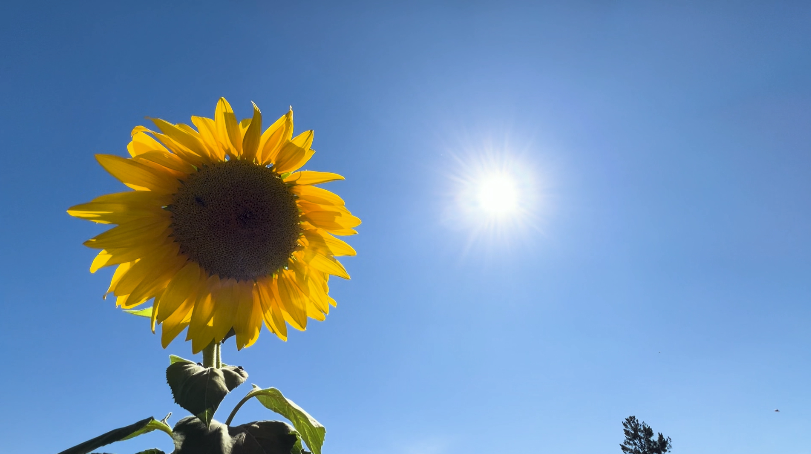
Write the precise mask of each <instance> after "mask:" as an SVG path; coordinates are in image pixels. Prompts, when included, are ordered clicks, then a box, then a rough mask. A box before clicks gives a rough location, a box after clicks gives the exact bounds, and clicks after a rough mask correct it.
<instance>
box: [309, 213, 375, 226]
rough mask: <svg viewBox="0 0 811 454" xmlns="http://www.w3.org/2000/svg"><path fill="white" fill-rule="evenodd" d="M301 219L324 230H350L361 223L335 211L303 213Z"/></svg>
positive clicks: (350, 216)
mask: <svg viewBox="0 0 811 454" xmlns="http://www.w3.org/2000/svg"><path fill="white" fill-rule="evenodd" d="M301 217H302V219H304V220H306V221H308V222H309V223H310V224H312V225H314V226H316V227H318V228H321V229H324V230H334V229H351V228H353V227H357V226H358V225H360V222H361V221H360V219H359V218H357V217H355V216H352V215H349V216H347V215H345V214H342V213H339V212H337V211H310V212H307V213H303V214H302V216H301Z"/></svg>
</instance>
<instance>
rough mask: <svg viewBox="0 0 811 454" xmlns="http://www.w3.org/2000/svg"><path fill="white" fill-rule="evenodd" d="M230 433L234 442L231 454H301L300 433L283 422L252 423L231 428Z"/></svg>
mask: <svg viewBox="0 0 811 454" xmlns="http://www.w3.org/2000/svg"><path fill="white" fill-rule="evenodd" d="M228 433H229V434H230V435H231V440H232V442H233V445H232V447H231V454H301V442H300V441H299V435H298V433H296V431H295V430H293V428H292V427H290V426H289V425H288V424H285V423H283V422H281V421H255V422H250V423H248V424H243V425H241V426H235V427H229V428H228ZM296 445H298V450H297V451H296V450H295V448H296Z"/></svg>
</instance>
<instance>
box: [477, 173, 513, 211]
mask: <svg viewBox="0 0 811 454" xmlns="http://www.w3.org/2000/svg"><path fill="white" fill-rule="evenodd" d="M478 186H479V188H478V194H477V201H478V204H479V208H480V209H481V210H482V211H483V212H484V213H486V214H489V215H494V216H507V215H510V214H515V213H516V212H517V211H518V197H519V194H518V188H517V187H516V184H515V177H513V176H512V175H508V174H496V175H488V176H486V177H484V178H482V180H481V181H480V182H478Z"/></svg>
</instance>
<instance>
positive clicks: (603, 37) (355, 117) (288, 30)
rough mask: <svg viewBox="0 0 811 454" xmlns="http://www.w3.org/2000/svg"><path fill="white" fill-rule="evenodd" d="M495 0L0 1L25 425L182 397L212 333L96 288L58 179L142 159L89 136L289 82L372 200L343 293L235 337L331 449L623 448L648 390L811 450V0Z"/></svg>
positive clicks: (718, 434) (694, 449)
mask: <svg viewBox="0 0 811 454" xmlns="http://www.w3.org/2000/svg"><path fill="white" fill-rule="evenodd" d="M493 3H495V2H459V3H450V2H407V4H403V5H400V6H393V5H391V4H388V3H385V2H368V3H364V2H342V4H341V6H336V5H334V4H328V3H326V2H325V3H323V4H322V3H318V2H297V3H295V4H283V3H281V2H259V1H225V2H191V1H173V2H140V3H131V4H124V3H122V2H83V3H81V4H76V3H64V4H63V3H57V2H40V3H38V2H15V3H12V2H5V3H3V4H2V6H0V42H1V43H2V50H0V80H2V84H0V94H2V98H1V99H2V109H0V122H2V124H3V127H2V128H0V139H2V140H0V142H1V143H2V144H3V149H4V156H5V162H4V165H3V166H2V167H0V196H1V197H2V200H3V207H4V210H3V215H2V223H0V229H1V230H0V233H1V234H2V238H3V239H2V241H0V275H2V276H3V277H2V286H0V302H2V316H1V317H0V332H1V333H2V336H3V341H2V342H0V357H2V358H3V363H4V364H5V367H6V368H7V370H8V372H7V373H4V374H0V385H1V386H2V389H3V391H2V392H0V407H2V408H3V410H4V417H3V424H2V425H0V438H2V439H3V440H5V441H4V448H3V449H4V450H5V451H8V452H43V453H47V452H58V451H61V450H62V449H65V448H67V447H69V446H72V445H74V444H76V443H79V442H80V441H83V440H85V439H88V438H91V437H94V436H96V435H98V434H100V433H103V432H105V431H107V430H110V429H112V428H115V427H119V426H123V425H127V424H130V423H132V422H134V421H137V420H139V419H142V418H144V417H147V416H150V415H152V416H155V417H158V418H162V417H163V416H164V415H165V414H166V413H168V412H169V411H172V412H174V416H173V417H172V419H171V420H170V421H171V422H176V421H177V420H178V419H179V418H181V417H183V416H184V415H185V411H183V410H182V409H180V408H179V407H177V406H176V405H175V404H174V403H173V402H172V399H171V395H170V393H169V388H168V386H166V384H165V379H164V368H165V367H166V366H167V365H168V355H169V354H177V355H180V356H184V357H191V353H190V345H189V344H188V343H183V342H180V341H179V340H178V341H176V342H175V343H173V344H172V345H170V347H169V348H168V349H166V350H163V349H162V348H161V346H160V342H159V338H158V336H153V335H152V334H151V333H150V332H149V328H148V322H146V321H145V320H144V319H140V318H137V317H132V316H129V315H126V314H122V313H121V312H120V311H119V310H118V309H116V308H114V307H113V306H114V305H113V304H112V302H111V301H103V300H102V299H101V294H102V293H103V292H104V291H105V290H106V288H107V285H108V283H109V277H110V275H111V272H110V271H100V272H99V273H97V274H95V275H92V274H90V273H89V272H88V267H89V265H90V262H91V260H92V257H93V252H92V251H91V250H89V249H87V248H85V247H83V246H82V242H83V241H84V240H86V239H87V238H89V237H91V236H93V235H95V234H96V233H98V232H100V231H101V230H102V229H101V228H100V226H94V225H92V224H90V223H87V222H82V221H79V220H77V219H73V218H70V217H69V216H68V215H67V214H66V213H65V210H66V209H67V208H68V207H69V206H71V205H75V204H77V203H82V202H85V201H88V200H90V199H91V198H93V197H95V196H97V195H101V194H104V193H109V192H117V191H120V190H123V186H122V185H120V183H118V182H117V181H116V180H115V179H113V178H112V177H110V176H109V175H107V174H106V173H105V172H104V171H103V170H102V169H101V167H100V166H98V165H97V163H96V161H95V159H94V157H93V155H94V154H96V153H110V154H119V155H122V156H123V155H126V144H127V142H128V139H129V133H130V130H131V129H132V127H133V126H135V125H138V124H144V122H145V120H144V117H145V116H151V117H159V118H163V119H166V120H169V121H172V122H188V120H189V117H190V116H192V115H199V116H209V117H210V116H212V115H213V112H214V106H215V104H216V101H217V99H218V98H219V97H220V96H225V97H226V98H227V99H228V100H229V101H230V102H231V104H232V105H233V106H234V108H235V110H236V111H237V114H238V116H240V117H247V116H249V114H250V102H251V101H254V102H256V103H257V105H258V106H259V107H260V108H261V109H262V111H263V113H264V114H265V116H266V117H275V116H280V115H282V114H283V113H284V112H285V111H286V110H287V108H288V106H289V105H292V106H293V108H294V110H295V122H296V129H297V131H304V130H306V129H314V130H315V142H314V145H313V147H314V148H315V149H316V150H318V153H317V154H316V155H315V157H314V158H313V160H312V161H310V163H309V164H308V168H309V169H312V170H323V171H331V172H337V173H340V174H342V175H344V176H345V177H346V181H342V182H337V183H331V184H329V185H328V186H329V189H331V190H333V191H335V192H337V193H339V194H340V195H341V196H342V197H343V198H344V199H345V200H346V201H347V205H348V207H349V208H350V209H351V210H352V211H353V213H355V214H357V215H358V216H359V217H360V218H361V219H363V225H361V226H360V228H359V231H360V234H359V235H357V236H355V237H351V238H350V239H349V241H350V243H351V244H352V245H353V246H354V247H355V248H356V249H357V251H358V256H357V257H353V258H349V259H347V260H345V261H344V263H345V264H346V266H347V268H348V270H349V272H350V274H351V275H352V280H351V281H348V282H335V283H334V284H333V285H332V295H333V296H334V297H335V299H336V300H337V301H338V307H337V308H336V309H335V310H333V311H332V312H331V313H330V315H329V316H328V318H327V320H326V321H325V322H321V323H318V322H313V323H312V324H311V325H310V327H309V328H308V330H307V331H306V332H294V333H293V334H292V335H291V336H290V339H289V341H288V342H286V343H282V342H281V341H278V340H277V339H275V338H274V337H273V336H272V335H270V334H269V333H267V332H265V333H263V335H262V336H261V338H260V340H259V342H258V343H257V344H256V345H255V346H253V347H251V348H249V349H246V350H243V351H241V352H236V351H235V349H234V347H233V344H228V345H227V346H226V347H225V349H224V356H225V358H224V359H225V361H226V362H228V363H231V364H240V365H242V366H244V367H245V368H246V369H247V371H248V372H249V373H250V377H249V379H248V381H249V382H251V383H256V384H258V385H260V386H263V387H268V386H275V387H277V388H279V389H281V390H282V391H283V392H284V393H285V394H286V395H287V396H288V397H290V398H291V399H293V400H295V401H296V402H297V403H299V404H300V405H301V406H303V407H304V408H305V409H307V410H308V411H309V412H310V413H311V414H312V415H313V416H315V417H316V418H317V419H318V420H320V421H321V422H322V423H323V424H324V425H325V426H326V427H327V431H328V433H327V439H326V443H325V446H324V449H325V451H324V452H325V453H332V454H341V453H353V454H363V453H370V454H371V453H378V452H389V453H392V454H456V453H489V452H572V453H579V452H620V451H619V447H618V444H619V443H620V442H621V441H622V427H621V421H622V420H623V419H624V418H625V417H627V416H629V415H636V416H637V417H638V418H640V419H642V420H644V421H646V422H648V423H649V424H650V425H651V426H652V427H653V428H654V430H656V431H661V432H663V433H664V434H665V435H668V436H670V437H672V439H673V444H674V447H675V449H674V452H682V453H691V454H702V453H708V454H709V453H718V452H737V453H742V454H746V453H753V454H754V453H764V452H780V453H783V454H793V453H805V452H807V446H808V444H809V442H811V438H809V431H808V426H809V424H810V423H811V392H809V388H808V383H809V381H810V380H811V367H809V364H811V363H810V362H809V360H811V357H810V356H811V355H809V351H811V350H810V348H809V346H811V334H809V331H808V329H807V325H808V323H809V320H811V310H810V309H809V304H808V302H809V297H811V279H809V276H811V274H810V273H811V261H810V260H809V257H811V240H809V238H810V237H809V234H808V232H809V231H811V204H810V202H811V197H810V195H811V178H809V175H811V108H809V106H811V57H809V56H810V55H811V52H809V49H811V33H809V31H808V23H809V21H811V6H809V5H808V4H807V3H805V2H794V3H792V2H713V3H712V4H711V5H700V2H682V3H677V4H664V3H662V2H611V3H609V2H588V1H584V2H544V3H543V4H542V3H541V2H538V4H534V5H533V4H525V3H504V2H499V3H500V6H497V7H496V6H492V4H493ZM487 159H491V160H494V161H496V162H499V163H508V164H511V165H513V168H512V169H513V172H514V175H516V178H518V177H517V175H522V176H523V177H522V178H525V180H522V181H523V182H524V183H526V185H524V186H522V188H524V190H523V193H522V196H521V203H522V204H523V206H524V207H525V208H526V210H527V211H529V215H528V216H527V217H524V218H522V219H523V221H524V222H518V219H512V221H515V222H511V223H508V224H506V225H502V227H501V229H500V230H499V234H498V235H494V234H492V233H493V232H492V231H489V230H486V229H482V227H481V226H482V224H484V223H486V221H485V220H482V221H481V222H471V221H470V219H469V218H468V217H465V218H460V217H459V216H455V215H454V213H457V212H458V210H459V203H460V197H459V185H458V178H459V177H460V176H461V177H469V176H470V171H469V170H470V168H474V169H478V168H479V167H477V166H478V164H476V163H480V162H482V161H483V160H487ZM474 181H475V180H474ZM476 232H478V234H475V233H476ZM245 392H247V389H237V390H236V391H235V392H234V393H233V395H232V396H229V398H228V399H226V401H225V402H224V403H223V406H222V407H221V408H222V409H223V410H222V412H223V413H225V414H218V417H219V419H221V420H223V419H225V417H226V415H227V412H228V411H229V410H230V408H232V407H233V405H234V404H235V403H236V402H237V401H238V399H239V398H241V397H242V395H243V394H244V393H245ZM775 408H779V409H780V410H781V412H780V413H775V412H774V409H775ZM255 419H273V416H272V414H270V413H268V412H266V411H265V410H264V409H263V408H262V407H261V406H260V405H258V404H256V403H253V404H249V405H246V406H245V407H244V408H243V410H241V412H240V414H239V416H238V417H237V419H236V420H235V421H236V422H237V423H243V422H247V421H250V420H255ZM46 424H47V429H44V427H45V425H46ZM43 431H45V432H43ZM168 441H169V440H168V438H167V437H165V435H163V434H161V433H153V434H148V435H145V436H143V437H140V438H138V439H135V440H133V441H128V442H125V443H121V444H120V445H114V446H110V447H108V448H106V451H109V452H117V453H127V452H136V451H138V450H139V449H145V448H148V447H159V448H162V449H164V450H166V451H170V450H171V444H170V443H169V442H168Z"/></svg>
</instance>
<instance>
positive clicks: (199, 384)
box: [166, 357, 248, 426]
mask: <svg viewBox="0 0 811 454" xmlns="http://www.w3.org/2000/svg"><path fill="white" fill-rule="evenodd" d="M175 358H177V357H170V361H174V362H173V363H172V364H170V365H169V367H167V368H166V381H167V382H168V383H169V387H170V388H172V396H174V398H175V402H177V404H178V405H180V406H181V407H183V408H185V409H186V410H188V411H190V412H191V414H193V415H194V416H197V417H198V418H200V420H201V421H203V422H205V424H206V426H208V424H209V423H210V422H211V418H213V417H214V413H215V412H216V411H217V407H219V406H220V402H222V400H223V399H224V398H225V396H226V395H227V394H228V393H229V392H231V390H233V389H234V388H236V387H237V386H239V385H241V384H242V383H244V382H245V380H246V379H247V378H248V373H247V372H245V370H244V369H242V368H241V367H237V366H228V367H223V368H222V369H216V368H213V367H203V366H201V365H199V364H197V363H193V362H191V361H188V360H185V359H183V358H177V360H175Z"/></svg>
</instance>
